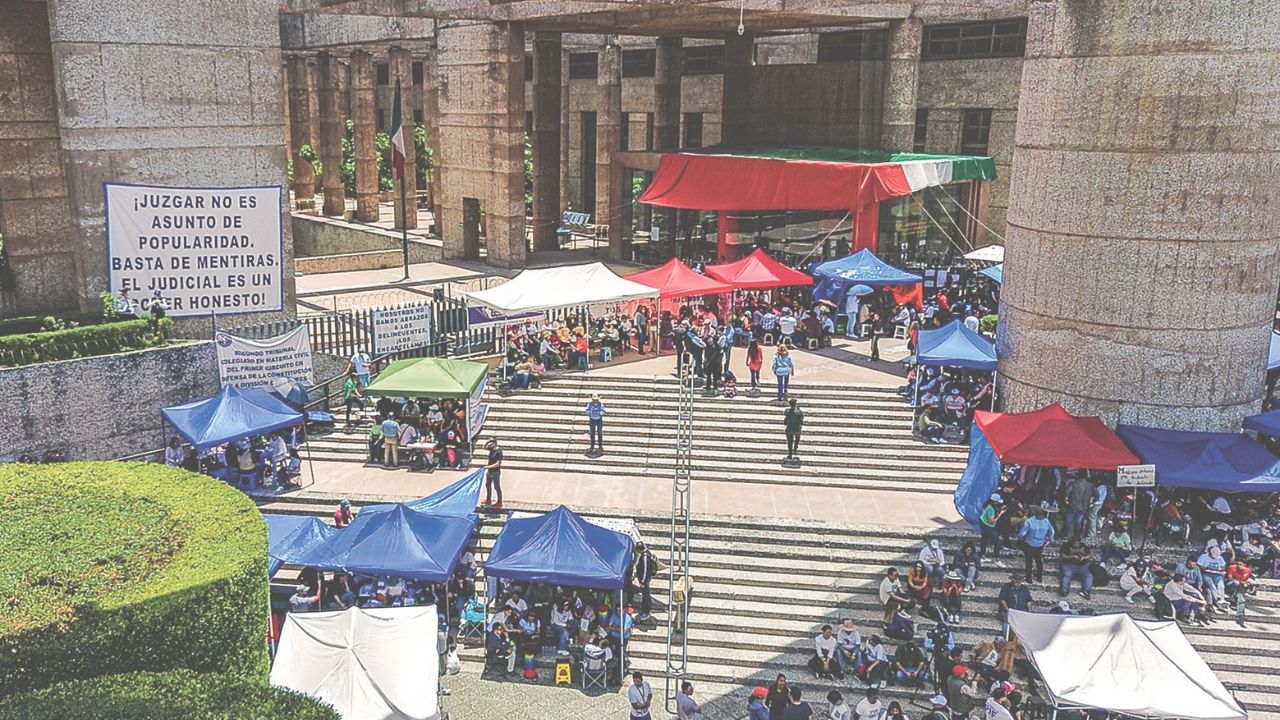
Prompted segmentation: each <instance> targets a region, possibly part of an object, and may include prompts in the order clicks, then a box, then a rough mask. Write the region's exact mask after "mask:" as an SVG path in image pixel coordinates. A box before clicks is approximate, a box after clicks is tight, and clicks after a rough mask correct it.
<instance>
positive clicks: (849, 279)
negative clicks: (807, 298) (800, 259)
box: [813, 248, 923, 304]
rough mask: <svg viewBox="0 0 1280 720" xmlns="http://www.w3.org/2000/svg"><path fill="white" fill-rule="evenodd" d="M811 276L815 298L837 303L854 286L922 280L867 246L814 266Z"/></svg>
mask: <svg viewBox="0 0 1280 720" xmlns="http://www.w3.org/2000/svg"><path fill="white" fill-rule="evenodd" d="M813 278H814V286H813V297H814V299H815V300H829V301H831V302H835V303H837V304H840V303H843V302H844V297H845V294H846V293H848V292H849V288H851V287H853V286H854V285H866V286H868V287H883V286H886V285H913V284H916V283H919V282H923V280H922V278H921V277H920V276H919V275H912V274H911V273H909V272H905V271H903V270H899V269H898V268H896V267H894V266H892V265H890V264H888V263H886V262H884V261H883V260H881V259H880V258H878V257H876V254H875V253H873V252H871V251H870V250H867V249H866V248H863V249H862V250H859V251H858V252H856V253H853V254H852V255H847V256H845V257H842V258H838V259H836V260H829V261H827V262H824V263H822V264H819V265H815V266H814V267H813Z"/></svg>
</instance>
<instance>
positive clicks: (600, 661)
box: [582, 654, 608, 690]
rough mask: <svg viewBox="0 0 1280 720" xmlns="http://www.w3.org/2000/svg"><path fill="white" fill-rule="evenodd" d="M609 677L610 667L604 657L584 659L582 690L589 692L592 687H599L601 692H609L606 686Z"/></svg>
mask: <svg viewBox="0 0 1280 720" xmlns="http://www.w3.org/2000/svg"><path fill="white" fill-rule="evenodd" d="M607 675H608V665H607V663H605V660H604V655H603V654H601V655H600V656H598V657H583V658H582V689H583V690H589V689H591V688H592V687H598V688H600V689H601V690H608V687H606V686H605V678H606V676H607Z"/></svg>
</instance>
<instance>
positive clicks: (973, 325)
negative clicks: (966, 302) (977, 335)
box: [964, 310, 979, 332]
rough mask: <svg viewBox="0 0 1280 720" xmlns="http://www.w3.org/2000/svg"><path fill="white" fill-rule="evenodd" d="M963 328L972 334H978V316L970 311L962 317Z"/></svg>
mask: <svg viewBox="0 0 1280 720" xmlns="http://www.w3.org/2000/svg"><path fill="white" fill-rule="evenodd" d="M964 326H965V327H967V328H969V329H970V330H972V331H974V332H978V327H979V325H978V316H977V315H975V314H974V313H973V311H972V310H970V311H969V314H968V315H965V316H964Z"/></svg>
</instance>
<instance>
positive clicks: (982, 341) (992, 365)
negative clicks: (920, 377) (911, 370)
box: [916, 320, 996, 370]
mask: <svg viewBox="0 0 1280 720" xmlns="http://www.w3.org/2000/svg"><path fill="white" fill-rule="evenodd" d="M917 345H918V350H917V352H916V358H917V362H919V363H920V364H921V365H929V366H942V367H958V368H968V369H970V370H995V369H996V348H995V345H993V344H992V343H991V341H990V340H988V339H986V338H985V337H983V336H982V335H980V334H979V333H976V332H974V331H972V330H970V329H969V328H967V327H965V325H964V323H962V322H960V321H959V320H952V321H951V322H949V323H947V324H946V325H944V326H942V327H940V328H937V329H935V330H921V331H920V336H919V340H917Z"/></svg>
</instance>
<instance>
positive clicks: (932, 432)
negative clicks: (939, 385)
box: [916, 408, 945, 444]
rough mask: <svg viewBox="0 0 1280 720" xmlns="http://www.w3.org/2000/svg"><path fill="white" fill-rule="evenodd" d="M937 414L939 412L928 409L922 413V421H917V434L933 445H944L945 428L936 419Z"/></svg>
mask: <svg viewBox="0 0 1280 720" xmlns="http://www.w3.org/2000/svg"><path fill="white" fill-rule="evenodd" d="M936 413H937V410H935V409H934V408H927V409H926V410H925V411H924V412H922V413H920V419H919V420H917V421H916V432H918V433H920V437H922V438H924V439H925V440H928V441H929V442H931V443H935V444H942V443H943V442H945V441H944V440H943V439H942V433H943V430H944V428H943V425H942V423H940V422H938V419H937V418H935V417H934V415H935V414H936Z"/></svg>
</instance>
